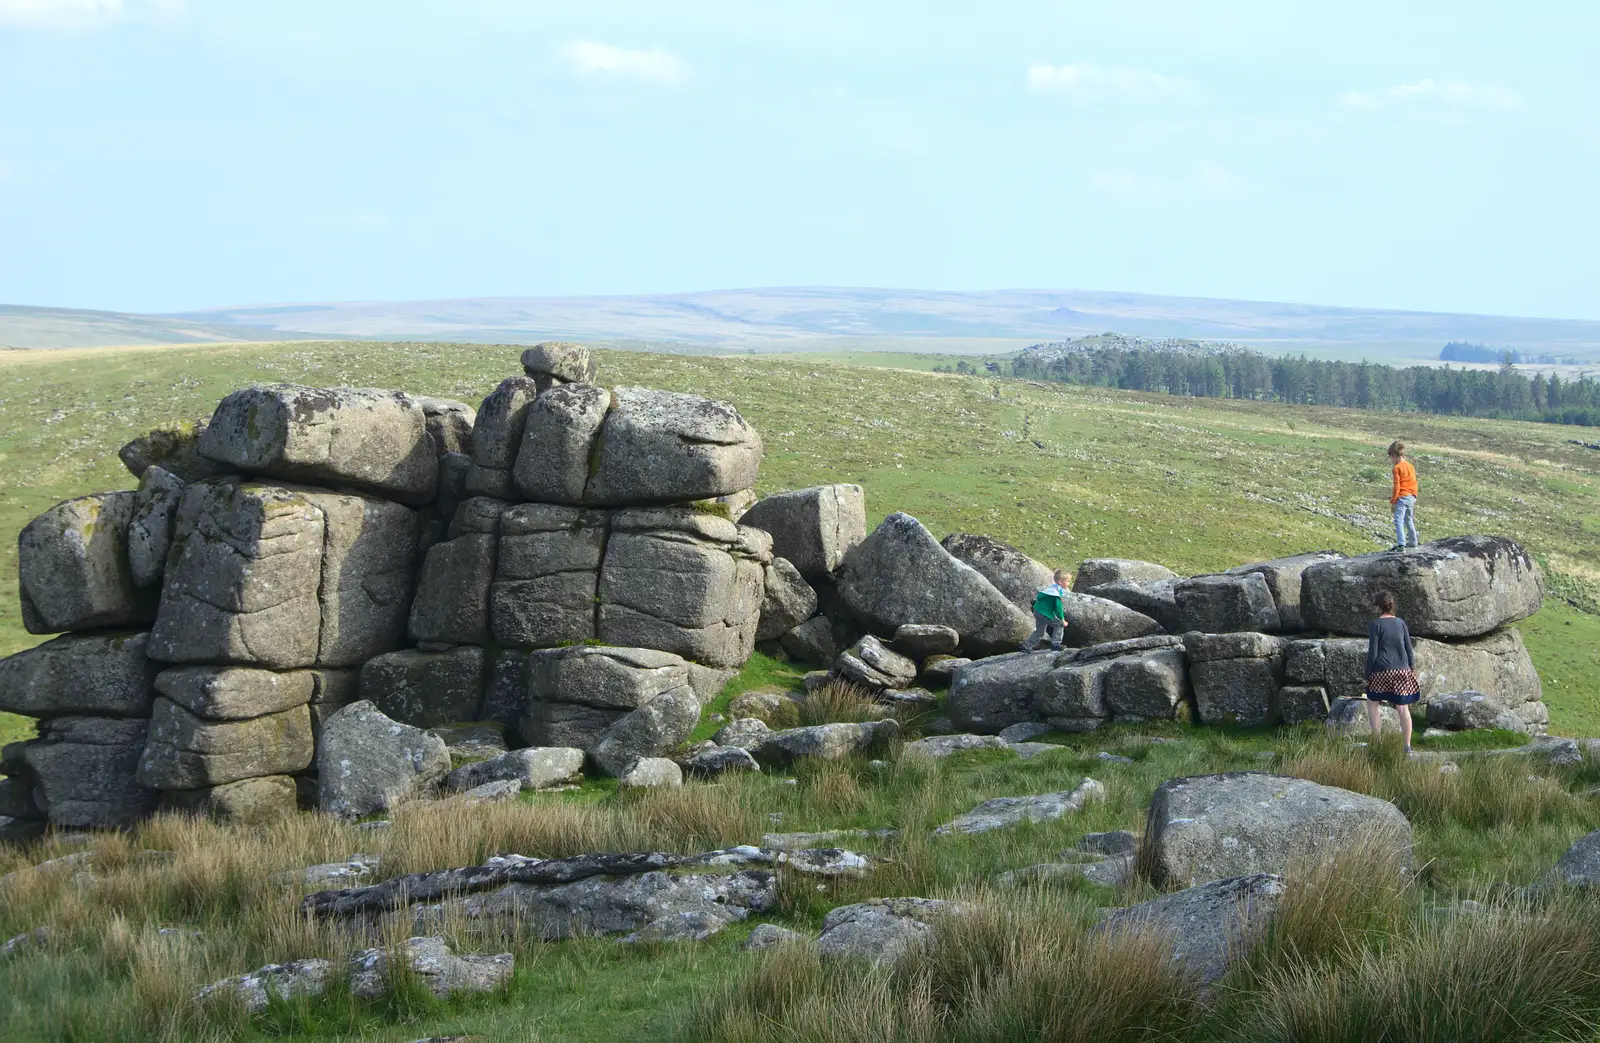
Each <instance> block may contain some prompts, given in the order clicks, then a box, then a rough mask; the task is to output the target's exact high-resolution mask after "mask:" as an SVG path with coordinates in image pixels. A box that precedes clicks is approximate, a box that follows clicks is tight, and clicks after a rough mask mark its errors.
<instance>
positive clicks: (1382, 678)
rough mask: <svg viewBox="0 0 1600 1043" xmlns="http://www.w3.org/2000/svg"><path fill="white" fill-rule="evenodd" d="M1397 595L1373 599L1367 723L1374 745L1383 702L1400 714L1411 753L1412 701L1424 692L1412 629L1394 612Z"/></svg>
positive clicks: (1385, 593)
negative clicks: (1375, 614)
mask: <svg viewBox="0 0 1600 1043" xmlns="http://www.w3.org/2000/svg"><path fill="white" fill-rule="evenodd" d="M1394 605H1395V602H1394V595H1393V594H1391V593H1389V592H1388V591H1387V590H1385V591H1383V592H1382V593H1380V594H1379V595H1378V596H1377V597H1376V598H1374V599H1373V607H1374V608H1376V609H1377V610H1378V613H1379V615H1378V618H1377V619H1374V620H1373V621H1372V625H1371V626H1369V627H1367V723H1369V724H1371V725H1372V745H1374V746H1376V745H1377V744H1378V731H1379V728H1380V727H1381V726H1382V724H1383V718H1382V709H1383V708H1382V706H1381V705H1380V704H1382V703H1388V704H1389V705H1390V706H1393V707H1394V709H1395V712H1396V713H1397V714H1399V715H1400V734H1401V736H1402V737H1403V738H1404V739H1405V742H1406V753H1407V754H1410V753H1411V704H1412V703H1414V702H1416V701H1417V699H1418V698H1420V697H1421V695H1422V689H1421V688H1419V687H1418V686H1417V675H1416V673H1415V672H1414V667H1415V663H1414V662H1413V660H1412V652H1411V630H1410V628H1408V627H1407V626H1406V621H1405V620H1403V619H1401V618H1399V617H1398V616H1396V615H1395V614H1394Z"/></svg>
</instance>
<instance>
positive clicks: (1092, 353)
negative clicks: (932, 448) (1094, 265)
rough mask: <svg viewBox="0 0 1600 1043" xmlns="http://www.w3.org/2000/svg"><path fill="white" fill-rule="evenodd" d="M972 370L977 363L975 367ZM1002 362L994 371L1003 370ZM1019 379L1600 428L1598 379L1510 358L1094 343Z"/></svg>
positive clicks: (1027, 359) (1043, 359)
mask: <svg viewBox="0 0 1600 1043" xmlns="http://www.w3.org/2000/svg"><path fill="white" fill-rule="evenodd" d="M969 368H970V367H969ZM1001 368H1002V367H1001V366H999V365H996V366H994V367H993V369H992V370H991V372H992V371H994V370H1000V369H1001ZM1010 370H1011V374H1012V375H1013V376H1018V377H1025V378H1028V379H1032V380H1059V381H1064V382H1066V383H1069V384H1086V385H1091V386H1094V387H1112V388H1124V389H1127V390H1130V391H1158V392H1166V393H1167V394H1170V395H1189V396H1193V397H1196V398H1247V399H1255V400H1260V401H1271V402H1288V403H1293V404H1298V405H1319V406H1349V407H1354V408H1359V409H1381V410H1388V411H1396V412H1399V411H1414V412H1422V413H1440V414H1445V415H1449V416H1477V417H1500V418H1504V419H1513V420H1538V421H1543V422H1545V423H1551V424H1582V425H1589V426H1595V425H1600V382H1597V381H1595V380H1593V379H1591V378H1589V377H1583V378H1582V379H1579V380H1562V379H1561V378H1560V377H1559V376H1557V375H1555V374H1551V375H1549V376H1548V377H1547V376H1545V375H1544V374H1543V373H1539V374H1536V375H1534V376H1533V377H1531V378H1529V377H1526V376H1524V375H1522V374H1521V373H1518V372H1517V371H1516V370H1514V369H1513V368H1512V367H1511V366H1509V365H1503V366H1501V367H1500V368H1499V369H1497V370H1487V369H1453V368H1451V367H1449V366H1444V367H1434V366H1407V367H1405V368H1398V367H1395V366H1386V365H1383V364H1381V363H1373V362H1339V361H1330V360H1323V359H1311V358H1307V357H1305V356H1304V355H1284V356H1281V357H1278V358H1272V357H1269V356H1266V355H1262V354H1259V353H1258V352H1254V351H1250V350H1247V349H1244V348H1226V349H1222V350H1218V351H1214V352H1208V353H1188V352H1173V351H1153V350H1148V349H1145V348H1138V347H1134V348H1126V347H1089V348H1082V349H1077V350H1069V351H1056V352H1038V351H1024V352H1022V353H1021V354H1019V355H1017V356H1016V357H1015V358H1014V359H1012V360H1011V362H1010Z"/></svg>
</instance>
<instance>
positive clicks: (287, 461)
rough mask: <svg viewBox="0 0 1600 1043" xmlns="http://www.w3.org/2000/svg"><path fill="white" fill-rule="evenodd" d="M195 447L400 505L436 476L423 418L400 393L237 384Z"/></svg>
mask: <svg viewBox="0 0 1600 1043" xmlns="http://www.w3.org/2000/svg"><path fill="white" fill-rule="evenodd" d="M199 450H200V454H201V455H202V456H204V457H206V458H208V459H210V460H214V461H216V462H218V463H221V464H225V465H226V466H227V467H229V468H231V469H234V470H237V471H242V472H244V473H245V474H254V475H263V476H266V477H270V478H277V479H282V480H287V481H293V482H310V483H314V484H319V485H330V486H340V487H350V488H353V489H357V490H360V491H362V492H367V493H372V494H374V495H377V496H382V497H385V498H386V499H390V500H398V501H400V502H401V503H426V502H428V501H429V500H431V499H433V497H434V493H435V491H436V489H437V487H438V482H439V465H438V453H437V452H436V451H435V449H434V444H433V438H432V436H430V435H429V434H428V424H427V416H426V414H425V413H424V412H423V410H422V407H421V406H419V405H418V404H417V403H416V401H415V400H414V399H412V398H411V397H410V396H408V395H406V394H404V393H402V392H399V391H383V390H379V389H375V388H313V387H303V386H301V385H298V384H258V385H255V386H253V387H247V388H241V389H240V390H238V391H235V392H232V393H231V394H229V395H228V396H226V397H225V398H223V400H222V401H221V402H220V403H219V404H218V405H217V409H216V412H215V413H213V414H212V416H211V422H210V423H209V424H207V425H206V429H205V431H204V432H202V433H201V435H200V441H199Z"/></svg>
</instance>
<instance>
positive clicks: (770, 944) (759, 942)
mask: <svg viewBox="0 0 1600 1043" xmlns="http://www.w3.org/2000/svg"><path fill="white" fill-rule="evenodd" d="M810 940H811V939H809V938H807V937H806V936H805V935H803V934H801V933H800V932H799V931H791V930H790V929H789V928H787V927H779V926H778V925H777V924H775V923H758V924H756V925H755V926H754V927H752V928H751V929H750V934H749V936H748V937H747V938H745V940H744V944H743V945H741V946H740V948H741V949H744V950H746V951H754V950H759V949H774V948H777V947H778V946H780V945H799V944H803V943H805V942H809V941H810Z"/></svg>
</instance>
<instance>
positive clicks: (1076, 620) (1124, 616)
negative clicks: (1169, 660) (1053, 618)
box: [1061, 590, 1161, 646]
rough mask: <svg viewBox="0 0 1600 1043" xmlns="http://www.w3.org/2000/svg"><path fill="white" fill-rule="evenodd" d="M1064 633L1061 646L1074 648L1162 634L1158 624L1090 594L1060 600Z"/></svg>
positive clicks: (1069, 595)
mask: <svg viewBox="0 0 1600 1043" xmlns="http://www.w3.org/2000/svg"><path fill="white" fill-rule="evenodd" d="M1061 614H1062V615H1063V616H1064V617H1065V618H1066V621H1067V630H1066V633H1065V635H1064V636H1063V643H1064V644H1067V645H1075V646H1087V645H1098V644H1104V643H1105V642H1108V641H1127V640H1130V639H1132V638H1136V637H1147V636H1149V635H1151V634H1158V633H1160V632H1161V624H1159V623H1157V622H1156V621H1155V620H1153V619H1151V618H1150V617H1149V616H1147V615H1145V614H1144V613H1142V612H1135V611H1134V610H1133V609H1131V608H1129V607H1127V606H1126V605H1121V604H1118V603H1117V602H1115V601H1112V600H1110V599H1109V598H1101V597H1095V596H1094V595H1093V594H1079V593H1078V592H1076V591H1072V590H1069V591H1067V592H1066V593H1065V594H1064V595H1062V598H1061Z"/></svg>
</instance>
